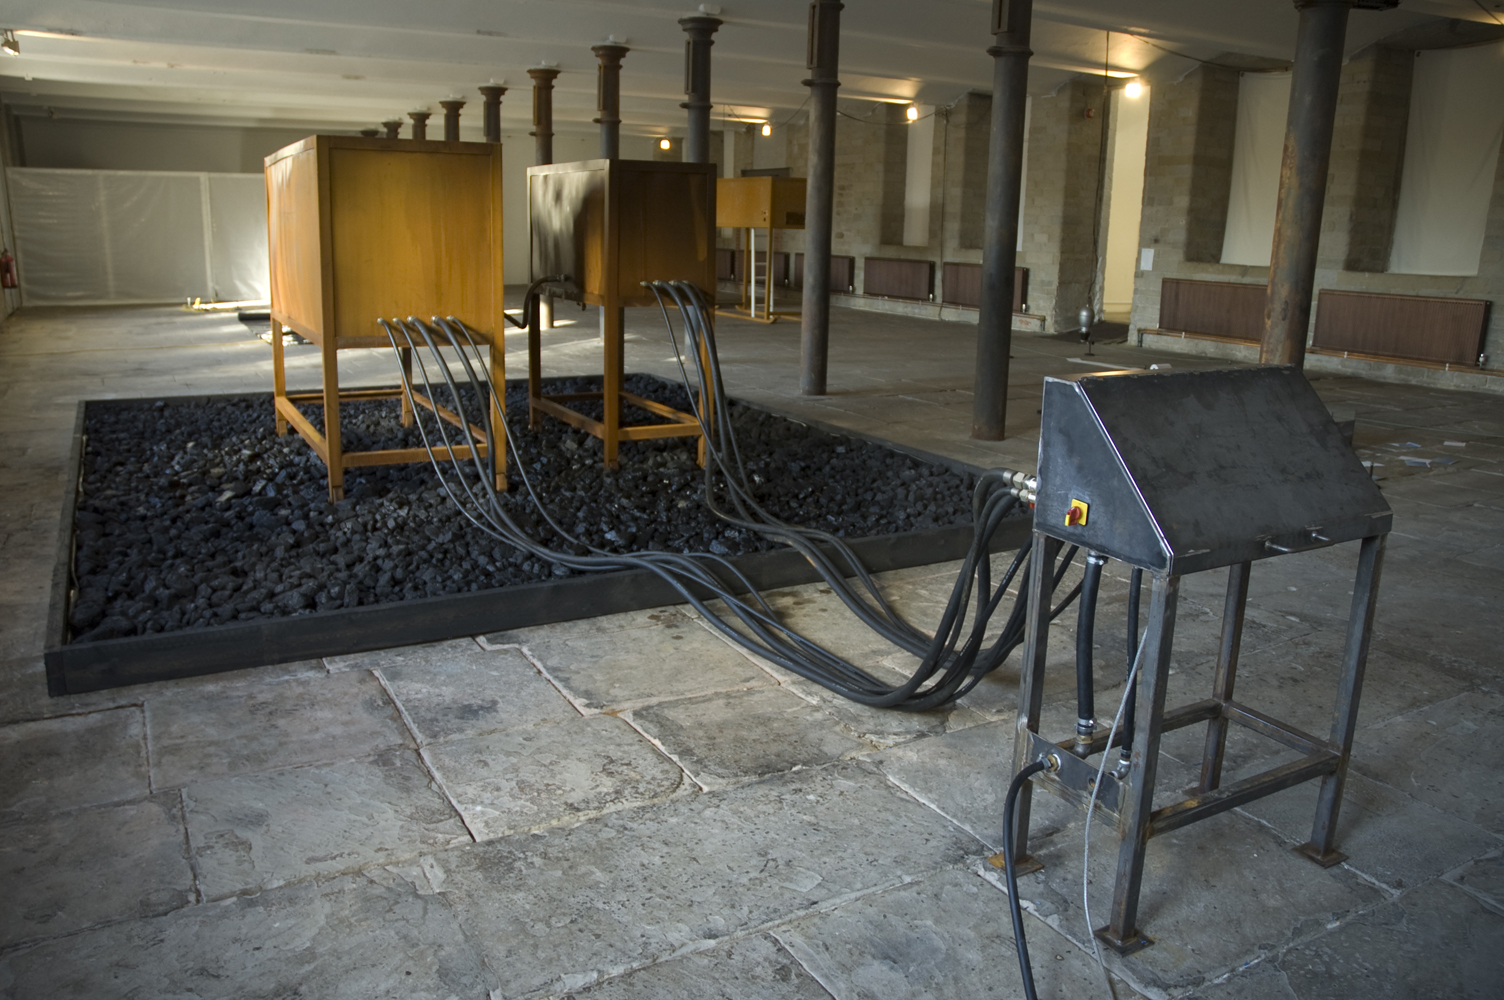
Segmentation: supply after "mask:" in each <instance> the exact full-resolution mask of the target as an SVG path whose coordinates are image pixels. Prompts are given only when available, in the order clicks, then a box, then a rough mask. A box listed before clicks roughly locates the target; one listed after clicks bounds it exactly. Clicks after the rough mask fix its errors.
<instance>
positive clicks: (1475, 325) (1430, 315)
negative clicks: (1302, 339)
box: [1311, 289, 1490, 366]
mask: <svg viewBox="0 0 1504 1000" xmlns="http://www.w3.org/2000/svg"><path fill="white" fill-rule="evenodd" d="M1489 305H1490V303H1488V302H1487V301H1485V300H1483V299H1446V298H1435V297H1428V296H1421V295H1380V294H1377V293H1375V292H1339V291H1334V290H1332V289H1323V290H1322V292H1321V295H1320V297H1319V298H1318V299H1317V304H1316V336H1315V337H1314V338H1313V340H1312V342H1311V346H1312V348H1314V349H1315V350H1318V351H1321V352H1323V353H1331V354H1359V355H1368V356H1371V357H1376V358H1393V359H1396V360H1401V361H1423V362H1428V363H1432V364H1446V365H1468V366H1472V365H1476V364H1477V363H1478V355H1479V353H1481V352H1482V350H1483V334H1484V331H1485V330H1487V329H1488V310H1489Z"/></svg>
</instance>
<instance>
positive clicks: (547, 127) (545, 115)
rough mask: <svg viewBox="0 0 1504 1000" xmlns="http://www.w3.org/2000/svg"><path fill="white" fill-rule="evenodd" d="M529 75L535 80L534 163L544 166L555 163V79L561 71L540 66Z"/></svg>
mask: <svg viewBox="0 0 1504 1000" xmlns="http://www.w3.org/2000/svg"><path fill="white" fill-rule="evenodd" d="M527 75H528V76H530V77H532V78H533V138H534V139H535V140H536V141H537V147H536V150H535V152H534V153H533V162H534V163H536V164H537V165H539V166H542V165H543V164H545V163H552V162H554V79H555V78H556V77H558V75H559V71H558V70H556V69H554V68H553V67H552V66H539V67H538V68H537V69H530V70H528V71H527Z"/></svg>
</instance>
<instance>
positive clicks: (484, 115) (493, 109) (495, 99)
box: [480, 83, 507, 142]
mask: <svg viewBox="0 0 1504 1000" xmlns="http://www.w3.org/2000/svg"><path fill="white" fill-rule="evenodd" d="M506 92H507V88H505V87H503V86H502V85H501V84H499V83H488V84H485V85H484V86H482V87H481V88H480V96H481V97H482V98H483V99H484V100H485V103H484V104H482V105H481V109H480V125H481V132H482V133H483V134H484V136H485V141H486V142H500V141H501V99H502V97H503V96H505V94H506Z"/></svg>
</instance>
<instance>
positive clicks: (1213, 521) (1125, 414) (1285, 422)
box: [1035, 366, 1391, 573]
mask: <svg viewBox="0 0 1504 1000" xmlns="http://www.w3.org/2000/svg"><path fill="white" fill-rule="evenodd" d="M1042 421H1043V424H1042V427H1041V431H1040V442H1039V447H1040V457H1039V499H1038V502H1037V508H1036V511H1035V524H1036V525H1037V526H1038V527H1039V528H1040V530H1043V531H1046V532H1047V533H1049V534H1051V535H1053V536H1055V537H1058V538H1062V539H1064V540H1067V541H1071V542H1079V543H1080V544H1082V545H1087V546H1090V547H1092V548H1095V549H1097V550H1098V551H1104V552H1106V553H1108V554H1109V555H1114V556H1117V557H1118V558H1120V559H1123V560H1125V561H1128V562H1130V563H1133V564H1135V565H1140V566H1144V567H1145V568H1149V569H1154V570H1160V571H1165V572H1172V573H1190V572H1196V571H1198V570H1203V569H1210V568H1212V567H1215V566H1226V565H1229V564H1231V563H1235V562H1243V561H1245V560H1252V559H1259V558H1264V557H1267V556H1272V555H1279V554H1281V553H1282V552H1288V551H1297V550H1302V549H1309V548H1319V547H1322V546H1325V545H1330V544H1335V543H1337V542H1343V541H1350V540H1352V539H1355V538H1363V537H1367V536H1369V535H1375V534H1381V533H1383V532H1386V531H1388V530H1389V528H1390V522H1391V516H1390V512H1389V505H1388V504H1387V503H1386V502H1385V501H1384V498H1383V496H1382V494H1381V493H1380V492H1379V489H1378V487H1377V486H1376V485H1374V483H1373V481H1372V480H1371V478H1370V477H1369V474H1368V472H1367V471H1366V470H1365V469H1364V468H1363V465H1362V463H1361V462H1360V461H1359V460H1358V457H1357V456H1356V455H1355V454H1354V453H1353V450H1352V449H1351V448H1350V447H1349V446H1348V445H1347V443H1346V442H1345V441H1343V439H1342V435H1341V432H1340V431H1339V430H1338V428H1337V425H1336V423H1335V422H1334V421H1333V420H1332V418H1331V414H1330V413H1329V412H1328V411H1327V409H1326V407H1325V406H1324V405H1323V404H1322V402H1321V400H1320V399H1319V398H1318V397H1317V396H1316V393H1315V391H1314V390H1312V388H1311V386H1310V383H1308V382H1307V381H1306V379H1305V377H1304V376H1303V375H1302V374H1301V373H1300V372H1299V371H1297V370H1296V369H1294V368H1289V367H1273V366H1266V367H1250V368H1235V369H1218V370H1212V371H1198V372H1113V373H1107V374H1092V375H1083V376H1079V377H1076V378H1068V379H1065V378H1048V379H1046V380H1045V396H1044V405H1043V407H1042ZM1087 494H1091V495H1090V496H1088V495H1087ZM1072 500H1079V501H1082V502H1084V503H1086V504H1088V511H1087V515H1086V518H1085V523H1084V524H1079V523H1078V524H1067V523H1066V521H1067V517H1068V515H1069V510H1070V506H1071V501H1072ZM1078 520H1079V518H1078Z"/></svg>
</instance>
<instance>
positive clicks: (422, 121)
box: [407, 111, 433, 139]
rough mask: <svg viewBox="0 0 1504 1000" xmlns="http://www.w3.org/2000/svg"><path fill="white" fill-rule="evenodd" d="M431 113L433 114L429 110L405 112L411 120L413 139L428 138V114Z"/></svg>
mask: <svg viewBox="0 0 1504 1000" xmlns="http://www.w3.org/2000/svg"><path fill="white" fill-rule="evenodd" d="M431 114H433V112H431V111H409V112H408V113H407V117H409V118H411V119H412V120H413V138H414V139H427V138H428V116H429V115H431Z"/></svg>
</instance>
